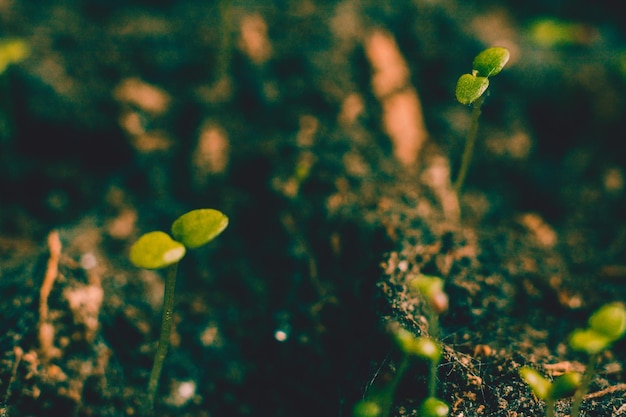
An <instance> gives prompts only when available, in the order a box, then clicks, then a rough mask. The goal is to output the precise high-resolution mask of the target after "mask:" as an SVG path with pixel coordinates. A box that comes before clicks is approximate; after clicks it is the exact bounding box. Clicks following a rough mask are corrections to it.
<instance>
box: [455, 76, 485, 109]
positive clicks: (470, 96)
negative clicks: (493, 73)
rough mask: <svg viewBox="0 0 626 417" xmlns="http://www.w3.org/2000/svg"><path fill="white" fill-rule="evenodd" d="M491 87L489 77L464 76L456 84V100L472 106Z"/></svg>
mask: <svg viewBox="0 0 626 417" xmlns="http://www.w3.org/2000/svg"><path fill="white" fill-rule="evenodd" d="M487 87H489V80H488V79H487V77H477V76H475V75H473V74H463V75H461V76H460V77H459V80H458V81H457V84H456V99H457V100H458V101H459V103H461V104H465V105H468V104H472V103H473V102H475V101H476V100H478V98H479V97H480V96H482V95H483V93H484V92H485V90H486V89H487Z"/></svg>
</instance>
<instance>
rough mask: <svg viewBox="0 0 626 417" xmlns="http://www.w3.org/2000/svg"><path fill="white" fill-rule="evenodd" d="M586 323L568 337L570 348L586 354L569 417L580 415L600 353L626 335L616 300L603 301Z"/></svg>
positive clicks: (623, 312)
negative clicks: (585, 325)
mask: <svg viewBox="0 0 626 417" xmlns="http://www.w3.org/2000/svg"><path fill="white" fill-rule="evenodd" d="M588 324H589V327H587V328H585V329H576V330H574V332H572V334H571V335H570V337H569V346H570V347H571V348H572V349H574V350H576V351H580V352H584V353H586V354H587V355H588V356H589V361H588V363H587V368H586V369H585V372H584V373H583V378H582V382H581V384H580V389H578V391H576V394H575V395H574V401H573V402H572V412H571V414H570V416H571V417H578V416H579V415H580V405H581V404H582V400H583V396H584V395H585V394H586V393H587V391H589V385H590V384H591V381H592V379H593V376H594V374H595V371H596V365H597V362H598V360H599V358H600V354H601V353H602V352H604V351H605V350H607V349H609V348H610V347H611V346H612V345H613V343H615V342H616V341H618V340H619V339H621V338H622V337H624V335H625V334H626V307H624V304H622V303H618V302H615V303H610V304H606V305H604V306H602V307H600V308H599V309H598V310H597V311H596V312H595V313H593V314H592V315H591V317H590V318H589V321H588Z"/></svg>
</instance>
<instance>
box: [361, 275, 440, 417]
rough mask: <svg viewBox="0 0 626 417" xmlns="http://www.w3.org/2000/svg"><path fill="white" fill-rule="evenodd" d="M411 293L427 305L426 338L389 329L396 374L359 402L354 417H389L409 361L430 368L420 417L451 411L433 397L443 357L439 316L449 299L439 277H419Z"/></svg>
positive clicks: (413, 282) (434, 415) (393, 327)
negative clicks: (421, 362) (397, 351)
mask: <svg viewBox="0 0 626 417" xmlns="http://www.w3.org/2000/svg"><path fill="white" fill-rule="evenodd" d="M410 286H411V287H412V289H414V290H417V291H419V292H420V293H421V294H422V295H423V298H424V301H425V302H426V310H427V315H428V321H429V323H428V324H429V335H428V336H415V335H414V334H413V333H411V332H410V331H408V330H406V329H404V328H402V327H400V326H399V325H397V326H392V329H391V330H392V333H393V337H394V339H395V342H396V344H397V346H398V347H399V349H400V351H401V352H402V353H403V356H402V359H401V360H400V363H399V364H398V367H397V369H396V373H395V375H394V377H393V379H392V380H391V382H389V383H388V384H387V385H386V386H384V387H382V388H381V389H379V390H377V391H374V392H372V393H370V394H369V395H368V396H367V398H366V399H364V400H362V401H360V402H358V403H357V404H356V405H355V407H354V410H353V416H354V417H388V416H389V415H390V413H391V408H392V405H393V399H394V396H395V393H396V389H397V387H398V384H399V383H400V381H401V380H402V378H403V376H404V374H405V373H406V371H407V369H408V368H409V365H410V362H411V359H413V358H419V359H423V360H426V361H427V362H428V363H429V365H430V367H429V369H430V372H429V379H428V397H427V398H426V399H425V400H424V401H423V402H422V404H421V405H420V407H419V416H423V417H446V416H447V415H448V413H449V410H450V407H449V406H448V404H446V403H445V402H444V401H442V400H440V399H439V398H437V397H436V394H437V367H438V365H439V361H440V360H441V356H442V348H441V345H440V343H439V342H438V341H437V336H438V331H439V330H438V329H439V315H441V314H443V313H444V312H445V311H446V310H447V309H448V295H447V294H446V293H445V292H444V291H443V280H442V279H441V278H439V277H435V276H429V275H420V276H419V277H418V278H416V279H415V280H413V281H412V282H411V283H410Z"/></svg>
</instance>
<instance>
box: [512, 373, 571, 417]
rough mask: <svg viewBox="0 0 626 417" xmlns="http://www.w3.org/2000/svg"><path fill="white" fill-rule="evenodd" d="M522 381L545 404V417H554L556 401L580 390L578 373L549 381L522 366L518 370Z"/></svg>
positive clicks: (567, 374)
mask: <svg viewBox="0 0 626 417" xmlns="http://www.w3.org/2000/svg"><path fill="white" fill-rule="evenodd" d="M519 374H520V376H521V377H522V379H523V380H524V381H525V382H526V383H527V384H528V386H529V387H530V388H531V390H532V391H533V393H534V394H535V396H536V397H537V398H539V399H540V400H544V401H545V402H546V417H554V416H555V404H556V402H557V401H558V400H561V399H563V398H567V397H571V396H572V395H574V393H575V392H576V391H577V390H578V389H579V388H580V383H581V379H582V376H581V375H580V374H579V373H578V372H566V373H564V374H563V375H560V376H558V377H557V378H555V379H554V381H550V380H548V379H547V378H545V377H544V376H543V375H541V374H540V373H539V372H538V371H537V370H535V369H533V368H531V367H528V366H523V367H521V368H520V369H519Z"/></svg>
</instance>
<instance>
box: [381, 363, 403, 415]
mask: <svg viewBox="0 0 626 417" xmlns="http://www.w3.org/2000/svg"><path fill="white" fill-rule="evenodd" d="M408 368H409V357H408V355H404V356H403V358H402V361H401V362H400V364H399V365H398V369H397V370H396V374H395V375H394V377H393V379H392V380H391V382H390V383H389V385H387V387H385V389H384V391H383V393H382V395H381V401H380V406H381V409H382V410H383V411H382V413H381V416H380V417H388V416H389V415H390V413H391V406H392V405H393V397H394V395H395V393H396V389H397V388H398V385H399V384H400V381H401V380H402V377H403V376H404V373H405V372H406V370H407V369H408Z"/></svg>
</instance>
